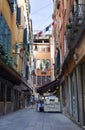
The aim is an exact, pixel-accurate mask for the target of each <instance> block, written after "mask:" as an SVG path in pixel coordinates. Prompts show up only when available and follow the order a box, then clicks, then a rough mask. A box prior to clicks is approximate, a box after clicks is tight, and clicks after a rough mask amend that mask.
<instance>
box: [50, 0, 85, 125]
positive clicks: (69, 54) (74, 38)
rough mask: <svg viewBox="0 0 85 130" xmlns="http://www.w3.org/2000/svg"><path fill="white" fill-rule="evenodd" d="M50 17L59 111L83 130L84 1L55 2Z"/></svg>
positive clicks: (84, 103) (58, 0) (84, 86)
mask: <svg viewBox="0 0 85 130" xmlns="http://www.w3.org/2000/svg"><path fill="white" fill-rule="evenodd" d="M52 17H53V20H54V22H55V25H54V28H53V34H54V39H55V40H54V41H55V45H56V49H57V55H56V60H55V76H56V78H59V79H60V92H61V104H62V112H63V113H65V114H66V115H67V116H69V117H70V118H71V119H72V120H74V121H75V122H76V123H78V124H79V125H80V126H82V127H85V84H84V82H85V79H84V78H85V71H84V68H85V1H84V0H69V1H68V0H64V1H63V0H54V13H53V16H52ZM55 52H56V50H55Z"/></svg>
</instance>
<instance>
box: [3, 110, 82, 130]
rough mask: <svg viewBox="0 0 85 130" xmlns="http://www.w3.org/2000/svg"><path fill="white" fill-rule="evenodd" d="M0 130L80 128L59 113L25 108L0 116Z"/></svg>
mask: <svg viewBox="0 0 85 130" xmlns="http://www.w3.org/2000/svg"><path fill="white" fill-rule="evenodd" d="M0 130H82V129H81V128H80V127H79V126H77V125H76V124H75V123H73V122H72V121H71V120H70V119H68V118H67V117H65V116H64V115H63V114H61V113H44V112H37V111H36V109H31V108H26V109H23V110H19V111H17V112H14V113H11V114H8V115H5V116H3V117H1V118H0Z"/></svg>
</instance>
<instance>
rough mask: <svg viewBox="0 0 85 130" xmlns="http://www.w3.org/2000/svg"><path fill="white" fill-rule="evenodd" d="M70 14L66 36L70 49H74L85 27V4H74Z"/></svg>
mask: <svg viewBox="0 0 85 130" xmlns="http://www.w3.org/2000/svg"><path fill="white" fill-rule="evenodd" d="M70 14H71V17H70V18H69V24H67V25H66V29H67V30H66V38H67V44H68V49H69V50H72V49H74V48H75V47H76V45H77V44H78V41H79V39H80V37H81V35H82V33H83V31H84V29H85V4H78V5H76V6H73V8H72V10H71V12H70Z"/></svg>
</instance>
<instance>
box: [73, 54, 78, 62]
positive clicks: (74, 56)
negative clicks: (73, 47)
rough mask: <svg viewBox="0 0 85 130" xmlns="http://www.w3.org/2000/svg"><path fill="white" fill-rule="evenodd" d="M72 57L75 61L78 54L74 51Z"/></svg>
mask: <svg viewBox="0 0 85 130" xmlns="http://www.w3.org/2000/svg"><path fill="white" fill-rule="evenodd" d="M73 58H74V60H75V61H77V60H78V54H76V53H74V54H73Z"/></svg>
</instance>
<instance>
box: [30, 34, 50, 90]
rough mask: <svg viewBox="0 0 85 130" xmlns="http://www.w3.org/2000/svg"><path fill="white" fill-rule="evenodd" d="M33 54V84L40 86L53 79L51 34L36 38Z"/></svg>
mask: <svg viewBox="0 0 85 130" xmlns="http://www.w3.org/2000/svg"><path fill="white" fill-rule="evenodd" d="M33 54H34V55H33V57H34V59H33V62H34V67H33V71H32V73H33V86H34V88H38V87H41V86H42V85H45V84H47V83H49V82H50V81H51V53H50V35H47V36H46V35H45V36H44V37H42V36H39V37H36V38H35V39H34V42H33Z"/></svg>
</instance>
